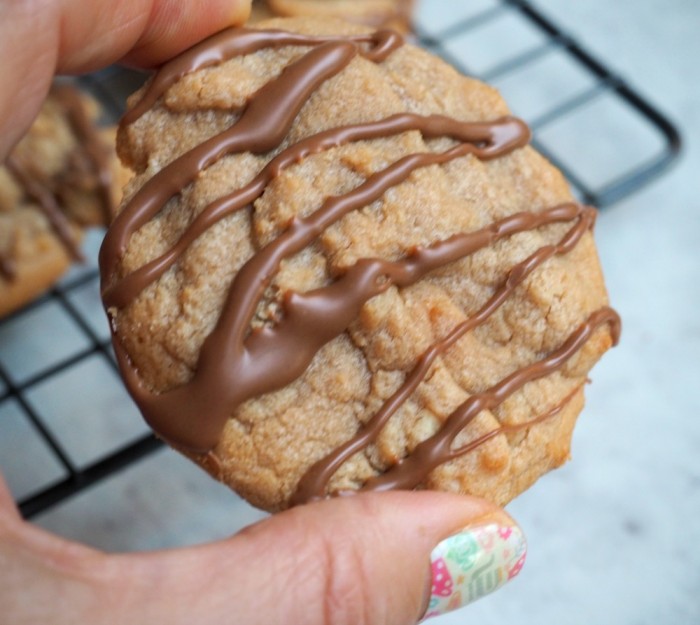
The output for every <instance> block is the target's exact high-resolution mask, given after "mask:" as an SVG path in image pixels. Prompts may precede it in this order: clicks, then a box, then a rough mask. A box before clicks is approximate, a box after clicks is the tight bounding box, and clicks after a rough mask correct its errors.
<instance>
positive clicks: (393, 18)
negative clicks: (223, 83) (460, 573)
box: [251, 0, 415, 32]
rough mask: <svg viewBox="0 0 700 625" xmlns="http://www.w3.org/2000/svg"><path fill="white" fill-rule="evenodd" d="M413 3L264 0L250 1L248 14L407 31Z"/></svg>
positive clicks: (392, 0)
mask: <svg viewBox="0 0 700 625" xmlns="http://www.w3.org/2000/svg"><path fill="white" fill-rule="evenodd" d="M414 4H415V2H414V0H267V7H264V6H262V3H253V13H252V16H251V17H252V20H253V21H257V20H259V19H260V18H261V17H262V15H264V13H265V12H268V13H271V14H273V15H277V16H280V17H303V16H318V17H326V18H327V17H335V18H340V19H346V20H348V21H351V22H357V23H360V24H367V25H370V26H376V27H389V28H395V29H396V30H399V31H401V32H408V31H410V30H411V15H412V12H413V5H414ZM256 5H257V6H256ZM265 9H267V11H265Z"/></svg>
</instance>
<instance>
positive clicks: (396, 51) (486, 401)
mask: <svg viewBox="0 0 700 625" xmlns="http://www.w3.org/2000/svg"><path fill="white" fill-rule="evenodd" d="M528 140H529V131H528V128H527V126H526V125H525V124H524V123H523V122H522V121H520V120H518V119H516V118H514V117H512V116H511V115H510V113H509V111H508V108H507V106H506V105H505V103H504V102H503V100H502V99H501V98H500V96H499V95H498V93H497V92H496V91H495V90H494V89H492V88H490V87H488V86H486V85H484V84H482V83H480V82H478V81H476V80H473V79H471V78H467V77H464V76H461V75H459V74H458V73H457V72H456V71H455V70H454V69H453V68H451V67H450V66H448V65H447V64H445V63H444V62H443V61H441V60H439V59H438V58H436V57H434V56H432V55H431V54H429V53H428V52H426V51H423V50H421V49H418V48H416V47H413V46H411V45H408V44H406V43H405V42H404V41H403V40H402V37H401V36H400V35H398V34H397V33H395V32H392V31H386V30H382V31H377V32H374V31H372V30H370V29H367V28H366V27H362V26H354V25H351V24H348V23H344V22H337V21H332V20H324V19H311V18H299V19H287V20H285V19H279V20H271V21H269V22H266V23H262V24H259V25H256V27H255V28H248V29H238V30H229V31H224V32H222V33H220V34H219V35H216V36H214V37H212V38H211V39H209V40H207V41H205V42H203V43H201V44H199V45H198V46H196V47H195V48H193V49H192V50H190V51H188V52H186V53H185V54H183V55H182V56H181V57H179V58H178V59H175V60H174V61H173V62H172V63H171V64H168V65H166V66H164V67H163V68H162V69H161V70H160V72H159V73H158V74H157V75H156V76H155V78H154V79H153V80H152V81H151V82H150V83H149V84H148V85H146V86H145V88H144V89H143V90H141V91H140V92H138V93H137V94H135V95H134V96H133V97H132V99H131V100H130V109H129V110H128V112H127V114H126V115H125V117H124V119H123V122H122V126H121V127H120V130H119V135H118V151H119V153H120V155H121V156H122V158H123V160H124V162H125V163H126V164H128V165H129V166H130V167H131V168H133V170H134V171H135V177H134V179H133V180H132V182H131V184H130V186H129V188H128V190H127V195H128V198H127V201H125V202H124V204H123V205H122V207H121V212H120V213H119V215H118V216H117V218H116V219H115V221H114V223H113V225H112V226H111V228H110V229H109V231H108V233H107V236H106V238H105V241H104V244H103V247H102V249H101V253H100V265H101V271H102V295H103V301H104V304H105V307H106V310H107V312H108V315H109V316H110V319H111V327H112V330H113V338H114V347H115V351H116V354H117V358H118V361H119V365H120V368H121V371H122V374H123V377H124V380H125V383H126V386H127V387H128V389H129V392H130V393H131V395H132V397H133V398H134V399H135V401H136V402H137V403H138V405H139V407H140V409H141V411H142V413H143V415H144V417H145V418H146V420H147V421H148V423H149V424H150V425H151V427H152V428H153V429H154V430H155V431H156V433H157V434H158V435H159V436H161V437H162V438H163V439H165V440H166V441H167V442H169V443H170V444H171V445H172V446H174V447H175V448H177V449H178V450H180V451H182V452H183V453H185V454H187V455H188V456H189V457H190V458H192V459H193V460H195V461H196V462H198V463H199V464H200V465H201V466H203V467H204V468H205V469H206V470H207V471H209V472H210V473H211V474H212V475H214V476H215V477H216V478H217V479H219V480H222V481H224V482H225V483H227V484H228V485H230V486H231V487H232V488H233V489H235V490H236V491H237V492H238V493H240V494H241V495H242V496H243V497H245V498H246V499H248V500H249V501H250V502H251V503H253V504H254V505H256V506H259V507H261V508H264V509H267V510H272V511H274V510H280V509H284V508H286V507H288V506H290V505H293V504H297V503H301V502H304V501H309V500H313V499H317V498H322V497H328V496H333V495H337V494H339V493H346V492H354V491H364V490H384V489H387V488H401V489H423V488H434V489H442V490H448V491H455V492H461V493H471V494H474V495H478V496H482V497H486V498H488V499H491V500H492V501H494V502H496V503H498V504H504V503H506V502H507V501H509V500H510V499H512V498H513V497H514V496H515V495H517V494H518V493H520V492H521V491H523V490H524V489H525V488H527V487H528V486H530V485H531V484H532V483H533V482H534V481H535V480H536V479H537V478H538V477H539V476H540V475H542V474H543V473H545V472H546V471H548V470H549V469H551V468H553V467H556V466H558V465H560V464H561V463H563V462H564V461H565V460H566V459H567V458H568V456H569V447H570V441H571V435H572V430H573V427H574V423H575V421H576V417H577V415H578V413H579V412H580V410H581V408H582V406H583V388H584V385H585V383H586V381H587V378H588V373H589V370H590V369H591V367H592V366H593V364H594V363H595V362H596V361H597V360H598V358H599V357H600V356H601V355H602V354H603V352H605V351H606V350H607V349H608V348H609V347H610V346H611V345H612V344H613V343H614V342H615V341H616V339H617V334H618V331H619V319H618V317H617V315H616V313H615V312H614V311H613V310H612V309H610V308H609V307H608V303H607V295H606V291H605V287H604V283H603V278H602V275H601V269H600V266H599V262H598V259H597V255H596V250H595V245H594V241H593V237H592V234H591V227H592V225H593V221H594V216H595V211H594V209H592V208H590V207H586V206H582V205H580V204H578V203H576V202H575V201H574V200H573V198H572V196H571V193H570V191H569V188H568V186H567V184H566V182H565V180H564V179H563V177H562V175H561V174H560V173H559V172H558V171H557V170H556V169H555V168H554V167H553V166H552V165H550V164H549V163H548V162H547V161H546V160H545V159H544V158H543V157H542V156H540V155H539V154H538V153H537V152H536V151H535V150H534V149H532V148H531V147H529V145H528Z"/></svg>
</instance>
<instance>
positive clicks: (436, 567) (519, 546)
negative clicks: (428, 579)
mask: <svg viewBox="0 0 700 625" xmlns="http://www.w3.org/2000/svg"><path fill="white" fill-rule="evenodd" d="M526 552H527V546H526V542H525V537H524V536H523V533H522V531H521V529H520V528H519V527H517V526H515V525H508V526H503V525H499V524H498V523H489V524H487V525H481V526H479V527H470V528H466V529H464V530H463V531H461V532H459V533H458V534H454V535H453V536H450V537H449V538H446V539H445V540H443V541H442V542H441V543H440V544H439V545H438V546H437V547H435V549H433V552H432V554H431V555H430V561H431V566H432V574H433V585H432V589H431V593H430V603H429V604H428V611H427V612H426V614H425V616H424V617H423V618H424V619H427V618H430V617H432V616H439V615H441V614H445V613H446V612H450V611H452V610H456V609H457V608H460V607H462V606H464V605H467V604H468V603H471V602H472V601H476V600H477V599H479V598H480V597H483V596H484V595H487V594H489V593H491V592H493V591H494V590H496V589H498V588H500V587H501V586H503V584H505V583H506V582H507V581H508V580H511V579H513V578H514V577H515V576H516V575H517V574H518V573H519V572H520V569H522V567H523V564H524V563H525V554H526Z"/></svg>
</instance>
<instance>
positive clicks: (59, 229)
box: [5, 155, 85, 262]
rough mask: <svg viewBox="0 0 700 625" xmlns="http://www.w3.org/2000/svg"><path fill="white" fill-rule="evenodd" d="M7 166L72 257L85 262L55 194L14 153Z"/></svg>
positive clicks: (6, 163)
mask: <svg viewBox="0 0 700 625" xmlns="http://www.w3.org/2000/svg"><path fill="white" fill-rule="evenodd" d="M5 167H7V170H8V171H9V172H10V174H11V175H12V177H13V178H14V179H15V180H16V181H17V182H18V183H19V185H20V186H21V187H22V188H23V189H24V192H25V193H26V194H27V195H28V196H29V197H30V198H32V199H33V200H34V201H36V203H37V205H38V207H39V208H40V209H41V212H42V213H43V214H44V216H45V217H46V219H47V220H48V222H49V225H50V226H51V228H52V229H53V231H54V232H55V233H56V236H57V237H58V238H59V240H60V241H61V243H62V244H63V246H64V247H65V248H66V251H67V252H68V254H69V255H70V256H71V258H72V259H73V260H75V261H78V262H83V261H84V260H85V258H84V256H83V254H82V252H81V251H80V248H79V247H78V242H77V241H76V240H75V237H74V236H73V232H72V231H71V228H70V223H69V222H68V219H67V217H66V216H65V215H64V214H63V211H62V210H61V207H60V206H59V205H58V203H57V202H56V198H55V197H54V196H53V194H52V193H51V192H50V191H49V190H48V189H46V188H45V187H44V186H43V185H42V184H41V183H40V182H38V181H36V180H34V179H33V178H32V177H31V176H30V175H29V174H28V173H27V171H26V170H25V169H24V167H23V166H22V165H21V164H20V163H19V162H18V161H17V159H16V158H14V157H13V156H12V155H10V156H9V157H8V159H7V160H6V161H5Z"/></svg>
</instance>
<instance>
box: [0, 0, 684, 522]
mask: <svg viewBox="0 0 700 625" xmlns="http://www.w3.org/2000/svg"><path fill="white" fill-rule="evenodd" d="M504 15H510V16H513V15H515V16H517V17H518V19H520V20H522V21H523V23H524V24H527V25H528V26H529V27H531V28H535V29H536V30H537V32H539V33H540V34H541V35H542V36H543V41H542V42H541V43H539V44H537V45H535V46H533V47H531V48H530V49H527V50H525V51H523V52H521V53H519V54H517V55H515V56H513V57H512V58H508V59H506V60H504V61H502V62H500V63H498V64H497V65H496V66H494V67H492V68H490V69H489V70H488V71H487V72H485V73H484V74H483V75H481V76H479V77H480V78H484V79H486V80H488V81H493V80H498V79H499V78H501V77H503V76H510V75H512V74H514V73H517V72H520V71H523V70H524V69H526V68H528V67H530V66H531V65H532V64H533V63H536V62H537V61H538V60H539V59H541V58H543V57H544V56H546V55H547V54H550V53H551V52H552V51H557V52H558V53H560V54H563V55H565V56H566V57H567V58H568V59H569V60H570V61H572V62H574V63H575V64H576V65H577V66H578V68H579V69H581V70H582V71H584V72H585V73H586V74H587V75H588V76H589V77H590V78H591V79H592V81H591V86H590V87H589V88H587V89H585V90H584V91H582V92H580V93H576V94H575V95H573V96H571V97H570V98H568V99H567V100H565V101H564V102H560V103H557V104H556V105H555V106H553V107H551V108H549V109H547V110H544V111H542V112H540V113H539V114H538V115H537V116H536V117H535V118H534V119H532V120H529V122H530V125H531V127H532V129H533V131H534V135H535V138H534V141H533V143H534V144H535V146H536V147H537V148H538V149H539V150H540V151H541V152H543V153H544V154H545V156H547V157H548V158H549V159H550V160H551V161H553V162H554V164H555V165H557V166H558V167H559V168H560V169H561V170H562V171H563V172H564V174H565V175H566V176H567V178H568V179H569V181H570V182H571V184H572V186H573V187H574V189H575V190H576V192H577V194H578V195H579V197H581V198H582V199H583V200H585V201H586V202H589V203H592V204H594V205H596V206H598V207H606V206H610V205H612V204H614V203H615V202H618V201H619V200H621V199H622V198H624V197H626V196H628V195H630V194H631V193H633V192H635V191H637V190H639V189H640V188H641V187H643V186H644V185H646V184H648V183H649V182H650V181H651V180H653V179H654V178H656V177H657V176H659V175H660V174H661V173H663V172H664V171H665V170H666V169H667V168H668V167H669V165H670V164H671V163H672V162H673V161H674V160H675V159H676V157H677V156H678V154H679V152H680V149H681V139H680V135H679V132H678V130H677V129H676V127H675V126H674V125H673V124H672V123H671V122H670V121H669V120H668V119H667V118H666V117H665V116H664V115H663V114H662V113H661V112H660V111H659V110H658V109H657V108H656V107H655V106H654V105H653V104H652V103H650V102H649V101H647V100H646V99H645V98H643V97H642V96H641V95H639V93H637V92H636V91H635V90H634V89H633V88H632V87H631V86H629V85H628V84H627V83H626V82H625V81H624V80H623V79H622V78H621V77H620V76H619V75H617V74H616V73H615V72H614V71H612V70H611V69H610V68H609V67H608V66H607V65H606V64H605V63H603V62H602V61H600V60H599V59H597V58H596V57H595V56H594V55H593V54H591V53H590V52H588V51H587V50H586V49H585V48H584V47H583V46H582V45H581V44H580V43H579V42H577V41H576V40H575V39H574V38H572V37H571V36H569V35H568V34H567V33H565V32H564V31H563V30H562V29H561V28H559V27H558V26H557V25H556V24H554V23H553V22H552V21H551V20H550V19H549V18H547V17H546V16H544V15H542V14H541V13H540V12H539V11H538V10H536V9H535V8H534V7H533V6H532V5H531V4H530V3H529V2H527V1H525V0H501V2H500V3H499V4H496V5H494V6H493V7H492V8H489V9H487V10H485V11H483V12H481V13H479V14H477V15H472V16H469V17H468V18H466V19H464V20H462V21H460V22H458V23H455V24H453V25H450V26H448V27H446V28H445V29H444V30H443V31H442V32H439V33H438V34H437V35H436V34H434V33H432V34H429V33H424V32H418V34H417V35H418V40H419V43H420V44H421V45H423V46H424V47H426V48H428V49H430V50H431V51H433V52H435V53H437V54H438V55H440V56H443V57H444V58H446V59H447V60H449V61H450V62H451V63H452V64H454V65H456V66H457V67H458V68H459V69H460V70H462V71H463V72H465V73H467V74H472V75H474V74H475V72H473V71H471V68H470V67H469V66H468V63H467V62H466V60H465V59H464V58H455V55H454V54H453V53H451V52H450V50H449V44H450V41H452V40H454V39H455V38H458V37H464V36H467V35H469V34H471V33H476V32H478V31H479V29H482V28H484V27H487V26H488V25H489V24H491V23H492V22H493V20H496V19H499V18H500V17H502V16H504ZM142 80H143V77H142V76H140V75H138V74H136V73H134V72H128V71H126V70H122V69H119V68H110V69H108V70H105V71H103V72H100V73H98V74H95V75H91V76H88V77H85V78H83V79H82V81H83V83H84V84H85V85H86V86H87V87H88V88H89V89H91V90H92V92H93V93H94V94H95V95H96V96H97V97H98V98H99V99H101V100H102V101H103V103H104V104H105V107H106V109H107V112H108V114H109V115H110V116H112V117H116V116H118V115H119V114H120V112H121V110H122V108H123V94H124V93H128V92H129V91H130V90H133V88H135V86H137V85H138V83H139V82H141V81H142ZM602 95H607V96H612V97H614V98H615V99H616V101H617V102H619V103H620V104H622V105H624V106H625V107H626V108H627V109H628V111H629V112H631V113H633V114H634V115H636V116H638V118H639V120H641V121H642V122H643V123H644V124H645V125H646V127H647V128H648V129H649V130H650V131H651V132H653V133H656V135H658V137H659V138H660V143H661V145H662V147H661V149H660V150H659V151H658V152H656V153H655V154H653V155H652V156H651V157H650V158H649V159H648V160H647V161H645V162H643V163H641V164H633V163H632V164H630V165H629V166H628V167H622V168H621V169H620V171H622V173H621V174H618V175H616V176H615V177H614V178H613V179H611V180H607V181H603V182H602V183H601V184H599V185H597V186H592V185H590V184H589V183H587V182H585V181H584V176H582V175H581V174H580V172H579V171H578V170H577V169H576V168H575V167H572V166H570V165H569V164H568V163H567V162H565V161H564V160H562V159H561V158H559V156H558V155H557V154H556V153H554V152H552V151H551V150H549V149H548V147H547V146H546V145H545V144H544V143H542V142H541V141H540V139H539V136H540V134H541V133H542V131H543V130H545V129H546V128H548V127H549V126H551V125H552V124H554V123H556V122H558V121H559V120H561V119H563V118H565V117H566V116H568V115H572V114H575V113H577V112H580V111H581V110H583V109H585V108H586V107H588V106H590V105H591V104H592V103H594V102H595V101H596V100H597V99H598V98H600V97H601V96H602ZM79 288H95V289H97V272H96V270H94V269H93V270H90V271H87V272H85V273H84V274H82V275H80V276H78V277H77V278H75V279H73V280H71V281H68V282H66V283H62V284H61V285H60V286H58V287H56V288H54V289H53V290H52V291H51V292H50V293H48V294H47V295H45V296H44V297H42V298H40V299H39V300H37V301H36V302H34V303H32V304H31V305H29V306H27V307H26V308H24V309H23V310H22V311H19V312H17V313H15V314H14V315H12V316H10V317H9V318H7V319H5V320H3V321H2V322H0V328H1V327H2V325H3V324H5V323H11V322H12V321H13V320H16V319H17V318H21V317H22V316H23V315H27V314H29V313H30V312H31V311H32V310H34V309H36V308H38V307H41V306H43V305H45V304H46V303H47V302H49V301H51V302H55V303H56V304H57V305H58V306H60V307H61V309H62V310H63V312H64V313H65V314H66V315H68V316H69V317H70V318H71V319H72V320H73V322H74V323H75V324H76V326H77V327H78V328H79V330H80V332H81V333H82V334H83V335H84V337H85V339H86V341H87V347H86V348H84V349H81V350H79V351H78V352H77V353H74V354H72V355H71V356H70V357H67V358H64V359H62V360H60V361H59V362H57V363H55V364H53V365H51V366H50V367H47V368H45V369H44V370H42V371H39V372H38V373H36V374H35V375H33V376H32V377H30V378H29V379H25V380H23V381H22V382H21V383H17V382H15V381H14V380H13V378H12V376H11V375H10V372H9V371H8V370H7V369H6V365H3V364H2V363H1V362H0V381H1V382H3V383H4V386H5V387H6V389H5V390H4V391H0V407H2V405H3V404H4V403H5V402H9V401H14V402H15V404H16V406H18V407H19V409H20V410H21V411H22V413H23V415H24V417H25V418H26V419H27V420H28V422H29V423H30V424H31V426H32V427H33V429H34V431H35V434H36V436H37V437H39V438H41V439H42V441H43V443H44V444H45V445H46V447H47V448H48V449H49V450H50V451H51V453H52V454H53V455H54V457H55V459H56V461H57V463H58V464H59V465H60V467H61V468H62V471H63V472H64V475H63V477H61V478H60V479H59V480H58V481H56V482H54V483H50V484H45V485H43V486H42V487H41V488H40V489H39V490H38V492H34V493H33V494H30V495H29V496H28V497H26V498H24V499H22V500H21V501H20V502H19V506H20V510H21V512H22V514H23V515H24V516H25V517H32V516H34V515H36V514H39V513H40V512H42V511H45V510H47V509H48V508H50V507H51V506H54V505H56V504H58V503H60V502H62V501H64V500H65V499H66V498H68V497H70V496H72V495H74V494H75V493H77V492H79V491H81V490H82V489H84V488H86V487H88V486H90V485H92V484H95V483H96V482H99V481H100V480H102V479H104V478H106V477H108V476H110V475H112V474H114V473H115V472H117V471H119V470H121V469H123V468H124V467H127V466H129V465H131V464H132V463H134V462H136V461H138V460H139V459H141V458H143V457H144V456H146V455H148V454H150V453H152V452H153V451H155V450H157V449H158V448H159V447H160V446H161V443H160V442H159V441H158V440H157V439H155V437H153V436H152V435H146V436H143V437H140V438H138V439H137V440H135V441H133V442H131V443H129V444H126V445H123V446H120V447H118V448H115V449H113V450H110V451H109V452H108V453H105V454H103V455H102V456H101V457H99V458H97V459H96V460H94V461H93V462H92V463H90V464H88V465H87V466H83V467H78V466H76V463H75V461H74V460H73V459H72V458H71V455H70V453H69V452H68V451H67V450H66V449H65V448H64V447H63V446H62V445H61V442H60V441H59V440H58V439H57V437H56V436H54V435H53V434H52V432H51V430H50V428H49V427H47V425H46V423H45V422H44V420H43V418H42V416H41V415H40V414H39V413H38V412H37V411H36V410H35V409H34V408H33V407H32V404H31V402H30V401H28V399H27V393H28V392H29V391H31V389H33V388H35V387H36V386H37V385H38V384H40V383H42V382H45V381H46V380H48V379H51V378H53V377H54V376H57V375H59V374H61V373H63V372H65V371H67V370H70V369H71V368H74V367H76V366H78V365H79V364H80V363H83V362H84V361H85V360H86V359H88V358H94V357H95V355H96V354H97V355H98V356H99V357H101V358H104V359H105V360H106V362H108V363H109V366H110V368H111V369H112V370H113V371H114V375H115V376H117V375H118V373H117V371H116V365H115V363H114V359H113V357H112V353H111V347H110V344H109V341H108V340H106V339H102V338H100V337H99V336H98V335H97V333H96V332H95V331H94V330H93V329H92V327H91V325H90V323H89V322H88V320H87V319H86V318H85V315H84V313H83V312H82V311H81V310H80V309H79V308H78V307H77V306H75V305H74V304H73V303H72V301H71V298H70V295H71V293H73V292H75V291H76V290H77V289H79ZM0 436H2V423H1V422H0Z"/></svg>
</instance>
